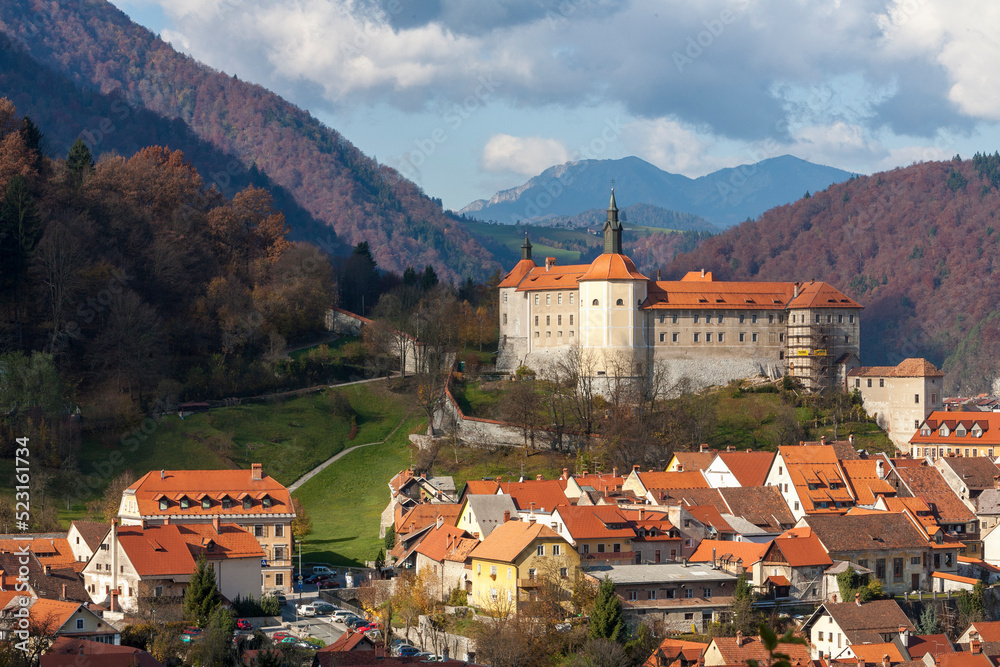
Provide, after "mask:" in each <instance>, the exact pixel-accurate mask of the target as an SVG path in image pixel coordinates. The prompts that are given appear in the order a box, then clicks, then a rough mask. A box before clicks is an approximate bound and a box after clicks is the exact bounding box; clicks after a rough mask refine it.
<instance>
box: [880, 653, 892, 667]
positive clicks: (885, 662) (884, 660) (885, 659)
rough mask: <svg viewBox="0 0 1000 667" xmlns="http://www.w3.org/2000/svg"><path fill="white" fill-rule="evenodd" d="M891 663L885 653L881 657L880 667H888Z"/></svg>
mask: <svg viewBox="0 0 1000 667" xmlns="http://www.w3.org/2000/svg"><path fill="white" fill-rule="evenodd" d="M890 665H892V662H890V661H889V654H888V653H886V654H884V655H883V656H882V667H890Z"/></svg>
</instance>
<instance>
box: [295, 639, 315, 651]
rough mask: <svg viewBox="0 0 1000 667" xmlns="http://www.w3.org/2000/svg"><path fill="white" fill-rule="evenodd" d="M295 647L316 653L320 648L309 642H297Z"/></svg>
mask: <svg viewBox="0 0 1000 667" xmlns="http://www.w3.org/2000/svg"><path fill="white" fill-rule="evenodd" d="M295 646H296V647H298V648H304V649H306V650H310V651H315V650H316V649H317V648H319V647H318V646H316V645H315V644H311V643H309V642H307V641H298V642H295Z"/></svg>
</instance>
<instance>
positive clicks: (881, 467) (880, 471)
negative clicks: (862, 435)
mask: <svg viewBox="0 0 1000 667" xmlns="http://www.w3.org/2000/svg"><path fill="white" fill-rule="evenodd" d="M851 437H853V436H851ZM875 474H876V475H878V478H879V479H885V464H884V463H882V459H879V460H878V461H876V462H875Z"/></svg>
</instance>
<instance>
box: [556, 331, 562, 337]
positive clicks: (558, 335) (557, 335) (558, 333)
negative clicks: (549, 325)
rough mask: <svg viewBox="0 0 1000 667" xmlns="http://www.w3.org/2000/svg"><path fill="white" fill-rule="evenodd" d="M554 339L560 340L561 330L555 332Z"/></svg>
mask: <svg viewBox="0 0 1000 667" xmlns="http://www.w3.org/2000/svg"><path fill="white" fill-rule="evenodd" d="M556 338H562V331H561V330H560V331H557V332H556Z"/></svg>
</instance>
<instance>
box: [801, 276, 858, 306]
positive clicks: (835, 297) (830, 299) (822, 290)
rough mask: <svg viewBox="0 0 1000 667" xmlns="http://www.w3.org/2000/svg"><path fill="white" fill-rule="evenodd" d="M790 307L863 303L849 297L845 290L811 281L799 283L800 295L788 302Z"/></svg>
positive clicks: (856, 304) (855, 304)
mask: <svg viewBox="0 0 1000 667" xmlns="http://www.w3.org/2000/svg"><path fill="white" fill-rule="evenodd" d="M788 307H789V308H861V304H860V303H858V302H857V301H854V300H853V299H849V298H848V297H847V296H846V295H845V294H844V293H843V292H841V291H840V290H838V289H837V288H835V287H833V286H832V285H829V284H827V283H824V282H816V281H813V282H809V283H801V284H800V285H799V295H798V296H797V297H794V298H793V299H792V300H791V301H789V302H788Z"/></svg>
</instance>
